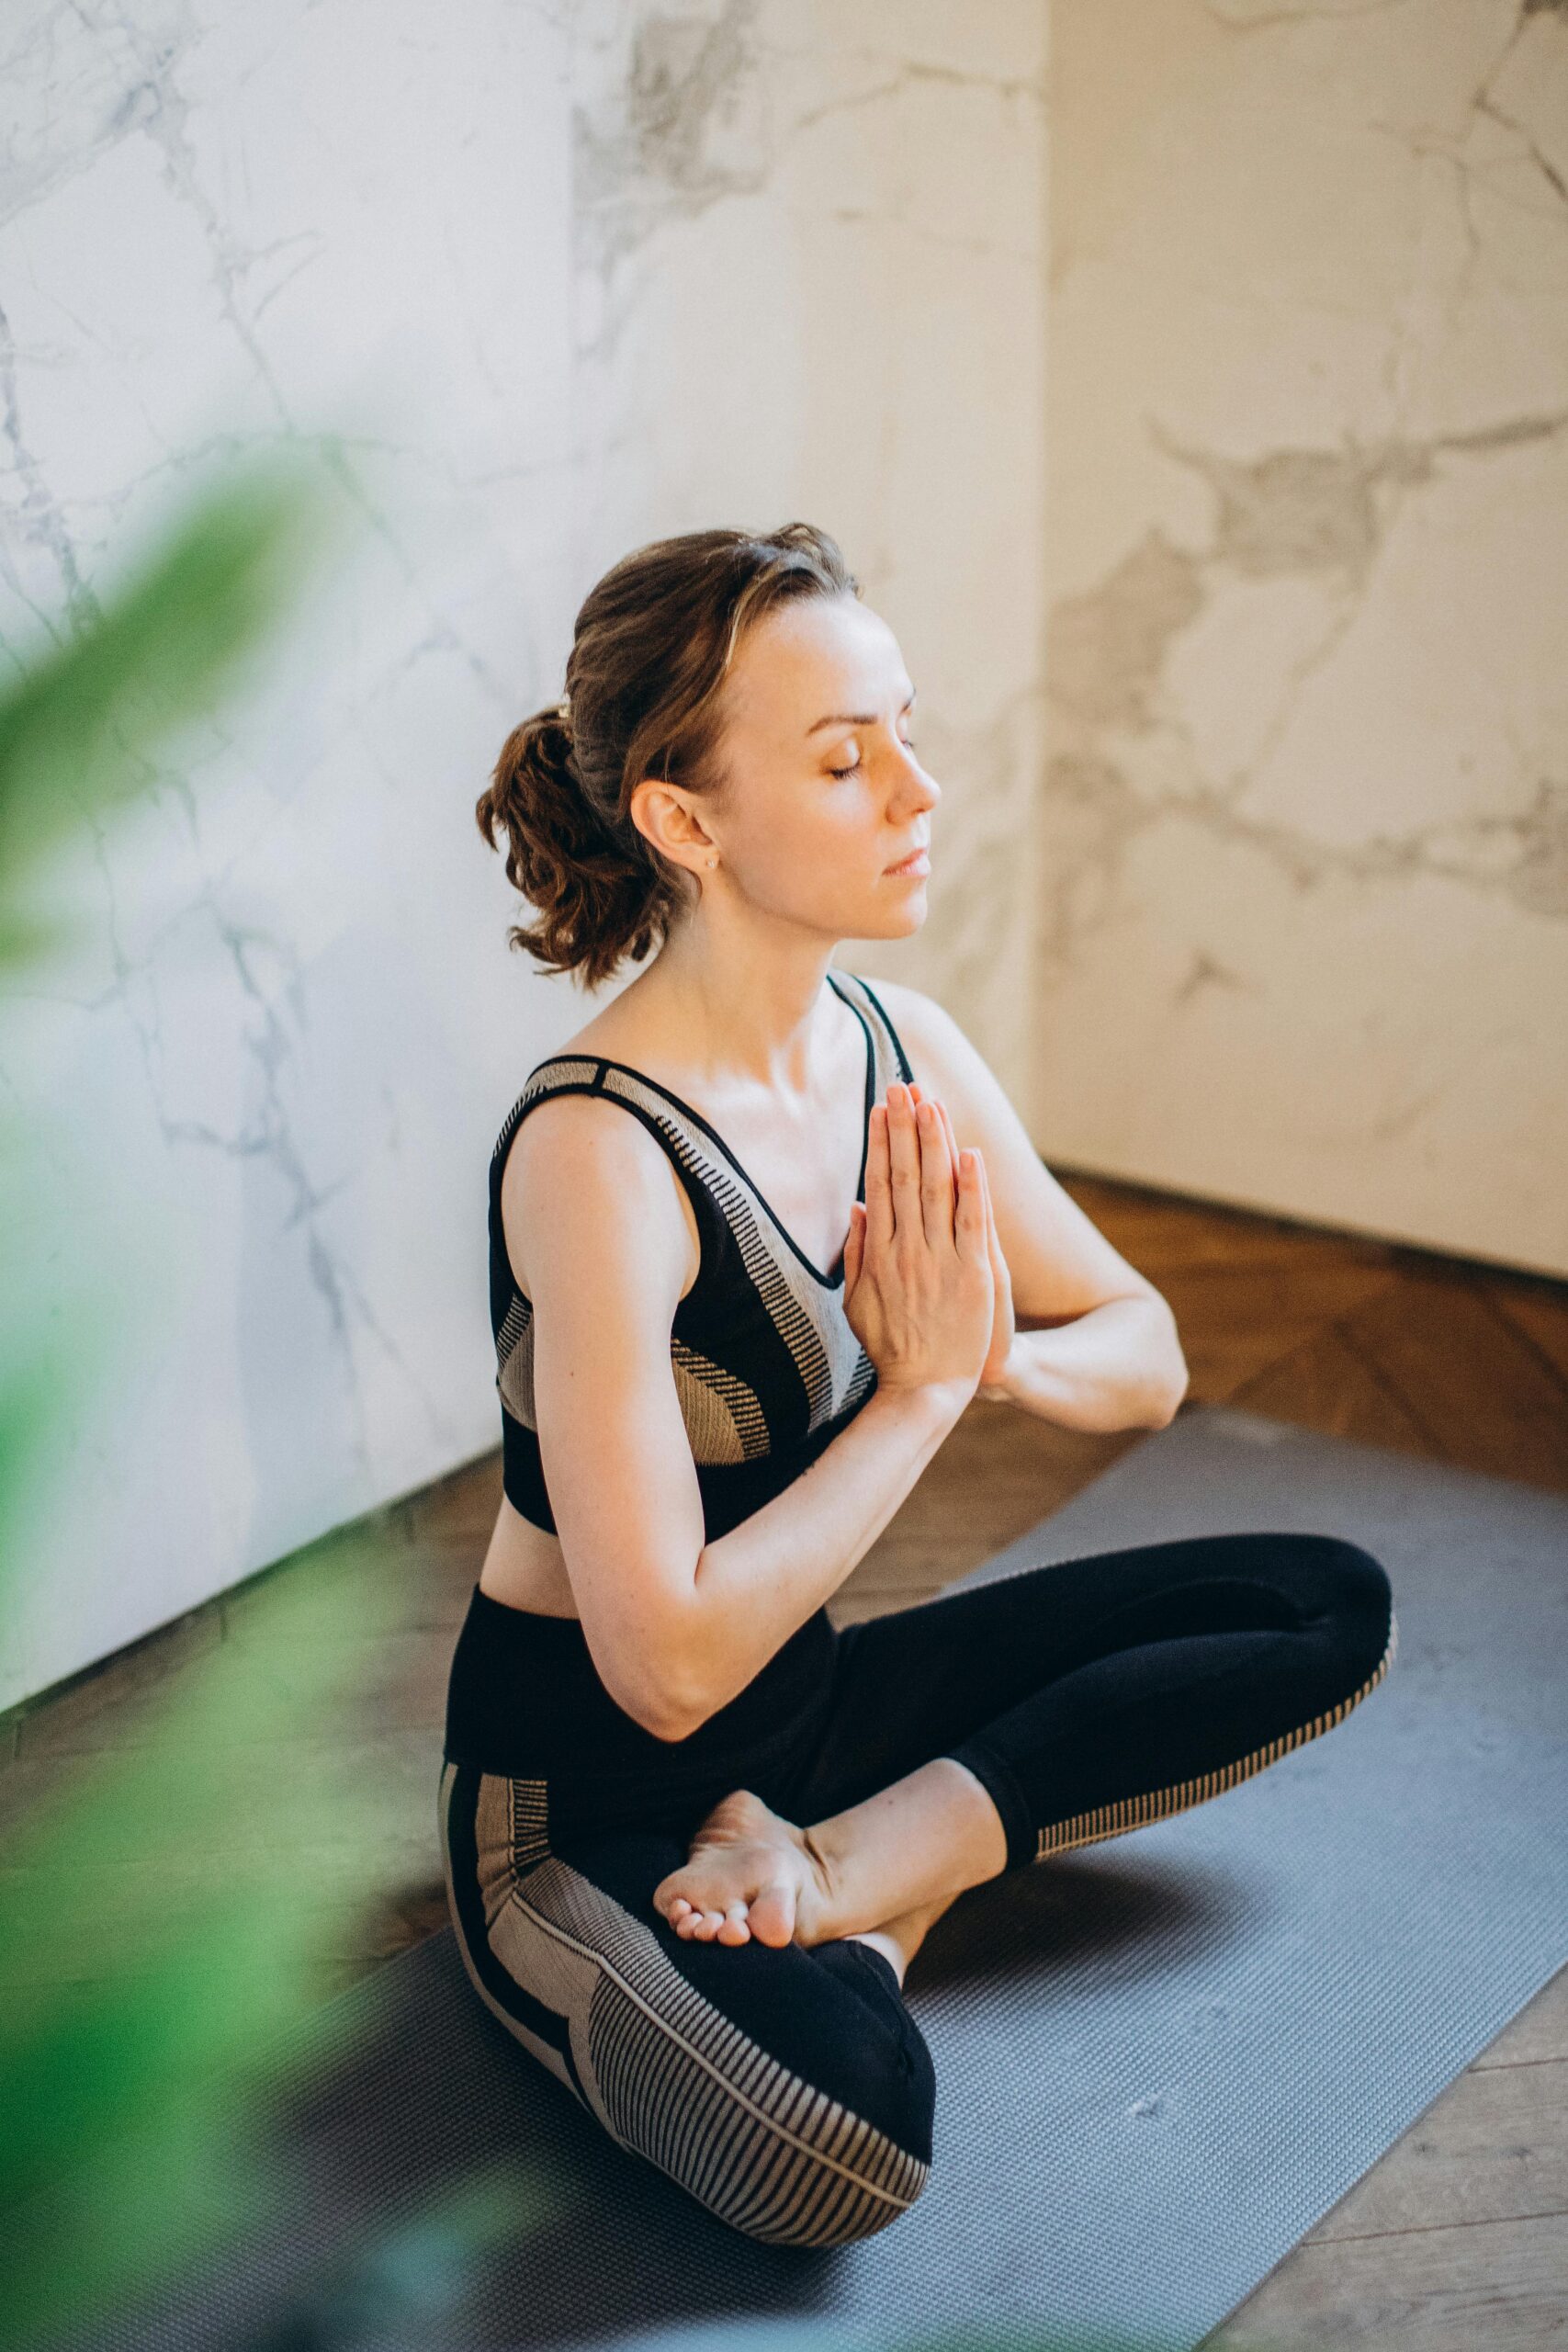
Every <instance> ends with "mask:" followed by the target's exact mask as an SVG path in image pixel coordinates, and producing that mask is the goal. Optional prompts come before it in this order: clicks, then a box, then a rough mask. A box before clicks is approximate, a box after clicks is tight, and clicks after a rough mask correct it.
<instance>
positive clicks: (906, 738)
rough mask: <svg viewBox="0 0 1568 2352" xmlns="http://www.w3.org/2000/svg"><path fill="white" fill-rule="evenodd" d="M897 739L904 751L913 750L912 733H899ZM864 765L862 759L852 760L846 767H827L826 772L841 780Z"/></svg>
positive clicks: (853, 773)
mask: <svg viewBox="0 0 1568 2352" xmlns="http://www.w3.org/2000/svg"><path fill="white" fill-rule="evenodd" d="M898 741H900V743H902V744H903V746H904V748H905V750H906V751H909V752H912V751H913V750H914V748H915V739H914V737H913V736H912V735H900V736H899V738H898ZM864 765H865V762H864V761H863V760H853V761H852V762H851V763H850V765H849V766H848V767H847V768H829V771H828V773H829V775H834V776H837V777H839V779H840V782H841V781H842V779H843V778H844V777H845V776H847V775H856V774H857V773H858V771H859V770H860V769H862V768H863V767H864Z"/></svg>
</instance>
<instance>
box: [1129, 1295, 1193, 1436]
mask: <svg viewBox="0 0 1568 2352" xmlns="http://www.w3.org/2000/svg"><path fill="white" fill-rule="evenodd" d="M1156 1299H1157V1303H1158V1307H1159V1323H1160V1344H1159V1348H1158V1351H1157V1353H1156V1354H1155V1355H1152V1356H1151V1357H1149V1358H1148V1359H1146V1361H1145V1380H1146V1385H1145V1398H1146V1402H1145V1412H1144V1416H1143V1420H1142V1422H1141V1424H1140V1426H1145V1427H1147V1428H1149V1429H1154V1430H1165V1429H1168V1428H1169V1427H1170V1424H1171V1422H1172V1421H1174V1420H1175V1419H1176V1416H1177V1414H1178V1412H1179V1410H1180V1408H1181V1402H1182V1399H1183V1398H1184V1397H1185V1396H1186V1394H1187V1391H1188V1388H1189V1387H1190V1385H1191V1377H1192V1376H1191V1374H1190V1372H1189V1371H1188V1369H1187V1359H1186V1357H1185V1356H1184V1355H1183V1354H1182V1351H1181V1341H1180V1340H1179V1337H1178V1336H1177V1329H1176V1317H1175V1316H1174V1315H1173V1314H1172V1313H1171V1311H1170V1306H1169V1303H1168V1300H1166V1299H1164V1298H1161V1297H1158V1294H1157V1293H1156Z"/></svg>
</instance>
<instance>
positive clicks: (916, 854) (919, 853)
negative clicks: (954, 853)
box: [887, 842, 931, 875]
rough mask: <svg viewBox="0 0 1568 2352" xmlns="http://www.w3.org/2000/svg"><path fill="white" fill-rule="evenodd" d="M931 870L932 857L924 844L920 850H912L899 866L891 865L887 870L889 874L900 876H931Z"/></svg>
mask: <svg viewBox="0 0 1568 2352" xmlns="http://www.w3.org/2000/svg"><path fill="white" fill-rule="evenodd" d="M887 871H888V873H889V874H899V875H903V874H908V875H916V874H929V873H930V872H931V856H930V854H929V852H928V850H927V847H926V844H925V842H921V843H920V845H919V849H912V850H911V851H910V852H909V854H908V857H906V858H901V859H900V860H899V862H898V864H897V865H890V866H889V867H888V868H887Z"/></svg>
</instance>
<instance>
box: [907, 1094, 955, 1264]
mask: <svg viewBox="0 0 1568 2352" xmlns="http://www.w3.org/2000/svg"><path fill="white" fill-rule="evenodd" d="M915 1132H916V1134H917V1135H918V1136H919V1144H920V1216H921V1220H922V1222H923V1224H924V1226H925V1229H926V1239H927V1241H928V1242H929V1243H930V1244H931V1248H932V1249H933V1250H951V1249H952V1247H953V1170H952V1169H951V1168H950V1167H949V1166H948V1162H947V1131H946V1129H945V1128H944V1127H943V1125H942V1121H941V1120H940V1119H939V1118H938V1116H937V1113H936V1106H935V1104H934V1103H921V1104H920V1106H919V1110H918V1111H917V1112H916V1114H915Z"/></svg>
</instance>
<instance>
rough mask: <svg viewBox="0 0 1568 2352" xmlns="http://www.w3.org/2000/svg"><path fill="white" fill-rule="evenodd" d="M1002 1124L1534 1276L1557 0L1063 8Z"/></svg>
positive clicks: (1544, 1156)
mask: <svg viewBox="0 0 1568 2352" xmlns="http://www.w3.org/2000/svg"><path fill="white" fill-rule="evenodd" d="M1047 114H1048V121H1049V127H1050V155H1051V164H1050V217H1051V229H1052V241H1051V264H1050V297H1049V304H1048V312H1047V329H1048V336H1049V349H1050V386H1049V400H1050V426H1051V429H1050V434H1049V437H1048V449H1049V458H1048V475H1047V491H1046V499H1047V518H1048V521H1047V533H1046V548H1047V555H1046V562H1047V585H1048V600H1049V620H1048V648H1049V651H1048V684H1049V718H1048V722H1047V729H1048V748H1049V758H1048V767H1047V774H1046V786H1045V793H1044V799H1043V810H1042V818H1041V826H1040V843H1041V867H1040V921H1041V967H1040V968H1041V973H1042V1003H1041V1007H1040V1035H1039V1057H1038V1092H1037V1098H1036V1100H1037V1119H1036V1126H1035V1134H1036V1138H1037V1140H1038V1141H1039V1143H1040V1145H1041V1148H1042V1149H1043V1151H1044V1152H1045V1154H1046V1156H1047V1158H1048V1159H1050V1158H1053V1157H1055V1159H1059V1160H1060V1161H1062V1162H1064V1163H1071V1164H1074V1165H1079V1166H1083V1167H1088V1168H1094V1169H1099V1170H1107V1171H1110V1172H1112V1173H1116V1174H1120V1175H1123V1176H1127V1177H1131V1178H1134V1179H1137V1180H1140V1181H1143V1182H1149V1183H1152V1184H1156V1185H1162V1186H1169V1187H1172V1188H1174V1189H1176V1190H1179V1191H1182V1192H1190V1193H1195V1194H1201V1195H1203V1196H1206V1197H1208V1198H1211V1199H1214V1200H1221V1201H1231V1202H1237V1203H1241V1204H1246V1205H1249V1206H1256V1207H1260V1208H1264V1209H1268V1210H1272V1211H1276V1212H1279V1213H1282V1214H1284V1215H1287V1216H1299V1217H1302V1218H1305V1219H1309V1220H1312V1221H1314V1222H1317V1221H1321V1222H1322V1223H1324V1224H1326V1225H1329V1226H1336V1227H1346V1228H1349V1229H1353V1230H1359V1231H1363V1232H1367V1233H1371V1234H1380V1235H1385V1236H1392V1237H1395V1238H1403V1239H1405V1240H1408V1241H1412V1242H1416V1243H1420V1244H1425V1245H1427V1246H1428V1247H1431V1248H1433V1249H1437V1250H1450V1251H1456V1252H1460V1253H1462V1254H1467V1255H1471V1256H1474V1257H1477V1258H1481V1259H1487V1260H1492V1261H1499V1262H1502V1263H1506V1264H1512V1265H1517V1266H1521V1267H1527V1268H1535V1269H1540V1270H1543V1271H1546V1272H1556V1273H1568V1184H1565V1183H1564V1181H1563V1170H1564V1167H1565V1165H1568V8H1565V7H1564V6H1563V5H1562V0H1523V5H1521V0H1371V5H1368V0H1314V5H1294V0H1110V5H1108V0H1053V6H1052V11H1051V61H1050V74H1049V82H1048V99H1047Z"/></svg>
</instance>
